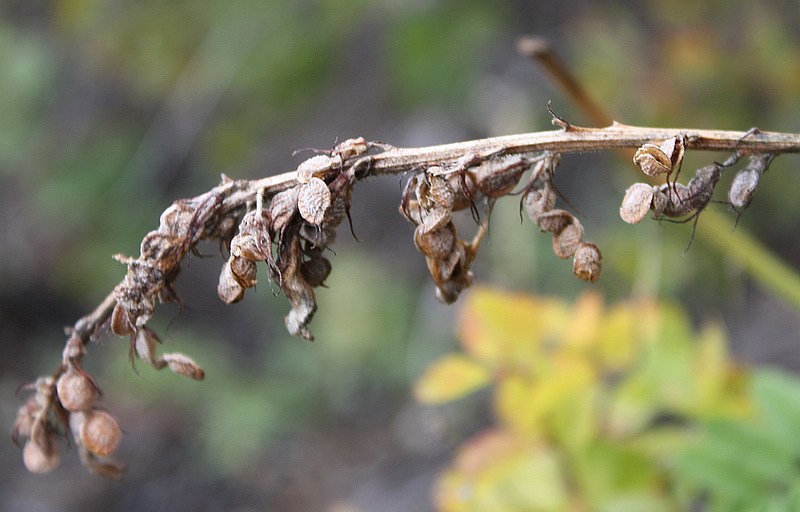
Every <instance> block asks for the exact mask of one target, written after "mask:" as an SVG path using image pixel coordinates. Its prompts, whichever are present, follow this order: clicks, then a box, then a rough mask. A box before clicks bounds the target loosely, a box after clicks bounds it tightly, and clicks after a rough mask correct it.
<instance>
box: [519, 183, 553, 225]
mask: <svg viewBox="0 0 800 512" xmlns="http://www.w3.org/2000/svg"><path fill="white" fill-rule="evenodd" d="M522 203H523V205H524V206H525V211H526V212H527V213H528V218H530V219H531V222H535V223H536V224H539V223H540V220H541V217H542V215H544V214H545V213H547V212H549V211H551V210H552V209H553V207H555V205H556V193H555V191H553V189H552V187H550V185H549V184H546V185H545V186H544V188H543V189H541V190H540V189H537V188H532V189H529V190H528V191H526V192H525V194H524V195H523V196H522ZM540 227H541V226H540Z"/></svg>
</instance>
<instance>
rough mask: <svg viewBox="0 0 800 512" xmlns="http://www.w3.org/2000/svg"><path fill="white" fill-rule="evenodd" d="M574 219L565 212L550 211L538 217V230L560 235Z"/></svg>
mask: <svg viewBox="0 0 800 512" xmlns="http://www.w3.org/2000/svg"><path fill="white" fill-rule="evenodd" d="M573 220H575V217H574V216H573V215H572V214H571V213H569V212H568V211H566V210H550V211H549V212H545V213H543V214H542V215H540V216H539V222H538V224H539V229H541V230H542V231H547V232H549V233H555V234H558V233H561V232H562V231H563V230H564V228H566V227H567V226H569V225H570V224H571V223H572V221H573Z"/></svg>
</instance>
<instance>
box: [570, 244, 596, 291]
mask: <svg viewBox="0 0 800 512" xmlns="http://www.w3.org/2000/svg"><path fill="white" fill-rule="evenodd" d="M602 266H603V255H602V254H601V253H600V248H599V247H597V246H596V245H595V244H593V243H591V242H581V244H580V246H579V247H578V249H577V250H576V251H575V257H574V259H573V263H572V269H573V271H574V272H575V275H576V276H578V277H579V278H580V279H583V280H584V281H589V282H592V283H593V282H595V281H597V278H599V277H600V270H601V268H602Z"/></svg>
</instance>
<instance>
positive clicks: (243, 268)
mask: <svg viewBox="0 0 800 512" xmlns="http://www.w3.org/2000/svg"><path fill="white" fill-rule="evenodd" d="M229 264H230V269H231V275H232V276H233V277H234V279H236V282H237V283H239V285H240V286H241V287H242V288H252V287H253V286H255V285H256V274H257V271H258V269H257V267H256V262H255V261H252V260H249V259H246V258H237V257H236V256H231V258H230V260H229Z"/></svg>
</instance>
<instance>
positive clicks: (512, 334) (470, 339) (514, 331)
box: [460, 288, 567, 367]
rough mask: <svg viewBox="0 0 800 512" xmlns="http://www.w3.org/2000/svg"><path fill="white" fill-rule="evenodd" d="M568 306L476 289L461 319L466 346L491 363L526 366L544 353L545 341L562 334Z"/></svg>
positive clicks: (473, 354)
mask: <svg viewBox="0 0 800 512" xmlns="http://www.w3.org/2000/svg"><path fill="white" fill-rule="evenodd" d="M566 319H567V306H566V304H564V303H563V302H562V301H559V300H555V299H538V298H534V297H531V296H528V295H524V294H518V293H510V292H503V291H498V290H492V289H489V288H476V289H475V290H473V291H472V293H470V295H469V297H468V298H467V301H466V304H465V307H464V309H463V311H462V315H461V322H460V334H461V336H460V338H461V343H462V345H463V346H464V349H465V350H466V351H467V353H469V354H470V355H472V356H473V357H475V358H476V359H479V360H480V361H482V362H485V363H487V364H489V365H490V366H509V365H510V366H522V367H526V366H528V365H531V364H533V363H535V362H536V361H537V360H538V359H539V358H540V357H541V355H542V352H543V349H542V344H543V343H542V342H543V341H544V340H547V339H550V338H554V337H558V334H559V331H560V330H562V329H563V327H564V325H565V323H566Z"/></svg>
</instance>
